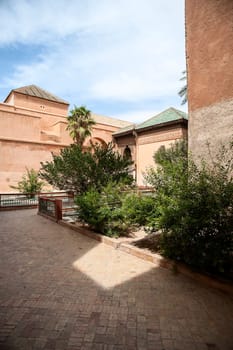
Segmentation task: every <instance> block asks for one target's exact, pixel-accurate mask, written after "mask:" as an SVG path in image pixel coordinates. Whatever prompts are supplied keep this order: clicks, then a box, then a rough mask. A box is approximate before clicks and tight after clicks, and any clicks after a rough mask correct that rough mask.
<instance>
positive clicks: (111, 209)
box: [75, 182, 130, 236]
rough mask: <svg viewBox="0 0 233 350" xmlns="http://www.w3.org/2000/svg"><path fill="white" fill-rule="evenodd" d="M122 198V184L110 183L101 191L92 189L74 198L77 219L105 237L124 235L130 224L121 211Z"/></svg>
mask: <svg viewBox="0 0 233 350" xmlns="http://www.w3.org/2000/svg"><path fill="white" fill-rule="evenodd" d="M124 196H125V194H124V192H122V184H116V183H113V182H110V183H108V184H107V185H106V186H104V187H102V190H101V191H98V190H97V189H96V188H92V189H90V190H89V191H87V192H86V193H84V194H80V195H78V196H76V198H75V203H76V204H77V205H78V217H79V219H80V220H81V221H83V222H86V223H88V224H89V225H90V227H91V228H92V229H94V230H95V231H98V232H101V233H103V234H105V235H107V236H120V235H125V234H127V232H128V229H129V226H130V224H129V222H128V220H127V219H126V217H125V215H124V212H123V210H122V202H123V199H124Z"/></svg>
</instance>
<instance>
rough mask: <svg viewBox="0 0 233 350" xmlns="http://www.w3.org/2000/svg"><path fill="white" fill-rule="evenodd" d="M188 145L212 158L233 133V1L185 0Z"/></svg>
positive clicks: (205, 156) (197, 152)
mask: <svg viewBox="0 0 233 350" xmlns="http://www.w3.org/2000/svg"><path fill="white" fill-rule="evenodd" d="M186 55H187V72H188V102H189V149H190V150H191V152H192V153H193V156H194V158H195V159H196V160H197V159H199V158H200V157H203V158H205V159H206V160H209V159H210V156H209V153H208V147H207V143H209V144H210V150H211V153H212V155H214V154H215V153H216V152H217V150H218V148H219V147H220V145H221V143H223V144H226V143H227V142H228V141H229V140H230V138H231V137H232V135H233V1H232V0H221V1H219V0H202V1H201V2H200V1H199V0H186Z"/></svg>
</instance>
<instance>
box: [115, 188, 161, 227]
mask: <svg viewBox="0 0 233 350" xmlns="http://www.w3.org/2000/svg"><path fill="white" fill-rule="evenodd" d="M122 210H123V211H124V213H125V216H126V217H127V218H128V220H129V221H130V223H131V224H134V225H139V226H152V225H153V224H154V218H155V217H156V216H157V215H156V204H155V199H154V197H153V196H145V195H141V194H136V193H130V194H128V195H127V196H126V197H125V199H124V201H123V206H122Z"/></svg>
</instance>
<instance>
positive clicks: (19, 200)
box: [0, 191, 67, 210]
mask: <svg viewBox="0 0 233 350" xmlns="http://www.w3.org/2000/svg"><path fill="white" fill-rule="evenodd" d="M61 195H67V192H64V191H63V192H45V193H39V194H38V193H35V194H32V193H0V210H15V209H26V208H36V207H37V206H38V203H39V200H38V198H39V197H40V196H49V197H50V198H51V197H52V198H53V197H57V196H61Z"/></svg>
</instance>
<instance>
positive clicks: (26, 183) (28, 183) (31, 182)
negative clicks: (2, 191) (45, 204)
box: [11, 168, 44, 195]
mask: <svg viewBox="0 0 233 350" xmlns="http://www.w3.org/2000/svg"><path fill="white" fill-rule="evenodd" d="M43 186H44V182H42V181H40V179H39V175H38V172H37V171H35V170H34V169H28V168H26V174H24V175H23V177H22V180H21V181H19V182H18V186H11V187H12V188H14V189H17V190H18V191H19V192H21V193H27V194H31V195H33V194H35V193H38V192H41V191H42V188H43Z"/></svg>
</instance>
